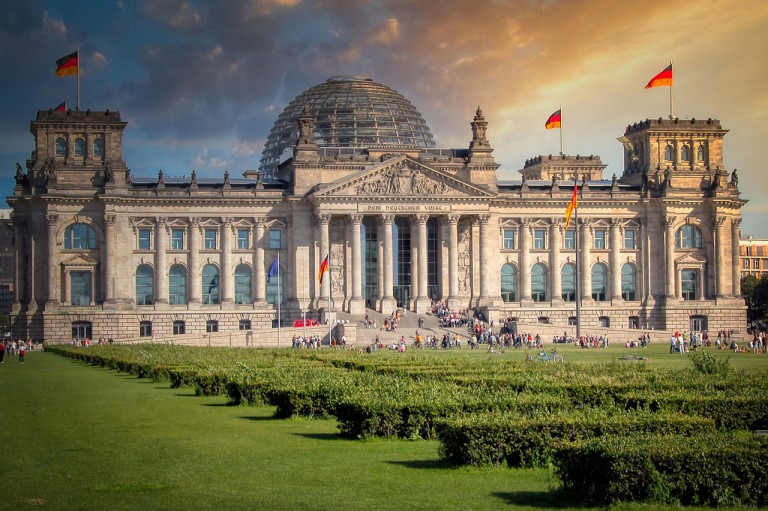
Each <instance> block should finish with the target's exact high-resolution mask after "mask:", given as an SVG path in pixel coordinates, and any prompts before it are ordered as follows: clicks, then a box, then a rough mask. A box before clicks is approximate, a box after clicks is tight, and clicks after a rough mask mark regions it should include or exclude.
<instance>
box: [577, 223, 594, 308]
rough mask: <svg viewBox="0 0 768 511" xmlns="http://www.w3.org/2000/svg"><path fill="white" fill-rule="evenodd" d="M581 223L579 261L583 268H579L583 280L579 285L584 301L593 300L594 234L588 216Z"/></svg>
mask: <svg viewBox="0 0 768 511" xmlns="http://www.w3.org/2000/svg"><path fill="white" fill-rule="evenodd" d="M580 223H581V232H580V233H579V245H580V248H581V250H580V252H581V253H580V254H579V255H580V256H581V257H580V258H579V262H580V263H581V268H579V272H580V275H579V276H580V277H581V282H579V287H580V288H581V289H580V291H581V301H582V303H583V302H591V301H592V261H591V259H592V236H591V233H590V230H591V227H590V225H591V221H590V220H589V219H588V218H586V219H583V220H580Z"/></svg>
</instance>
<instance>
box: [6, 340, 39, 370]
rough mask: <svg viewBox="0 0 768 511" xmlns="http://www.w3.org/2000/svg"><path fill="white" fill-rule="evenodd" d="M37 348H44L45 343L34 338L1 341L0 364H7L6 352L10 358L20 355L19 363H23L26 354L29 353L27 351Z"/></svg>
mask: <svg viewBox="0 0 768 511" xmlns="http://www.w3.org/2000/svg"><path fill="white" fill-rule="evenodd" d="M36 349H40V350H42V349H43V345H42V344H40V343H36V342H32V339H27V340H24V339H18V340H16V341H14V340H12V339H9V340H5V341H0V364H5V356H6V354H7V355H8V358H9V359H10V358H11V357H18V358H19V364H23V363H24V356H25V355H26V354H27V352H29V351H32V350H36Z"/></svg>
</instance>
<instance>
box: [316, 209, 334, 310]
mask: <svg viewBox="0 0 768 511" xmlns="http://www.w3.org/2000/svg"><path fill="white" fill-rule="evenodd" d="M316 218H317V223H318V224H319V225H320V257H319V259H318V261H317V264H318V265H320V264H322V262H323V259H325V258H326V256H328V254H329V253H330V251H331V243H330V225H331V215H327V214H317V215H316ZM328 261H329V262H330V258H329V259H328ZM317 269H318V273H319V272H320V266H318V267H317ZM330 271H331V270H330V268H329V269H328V271H327V272H326V274H325V275H323V281H322V282H321V283H320V296H319V297H318V300H317V302H318V308H330V307H331V304H330V303H328V293H329V291H330V289H331V287H330V286H331V279H330V276H329V275H328V273H330Z"/></svg>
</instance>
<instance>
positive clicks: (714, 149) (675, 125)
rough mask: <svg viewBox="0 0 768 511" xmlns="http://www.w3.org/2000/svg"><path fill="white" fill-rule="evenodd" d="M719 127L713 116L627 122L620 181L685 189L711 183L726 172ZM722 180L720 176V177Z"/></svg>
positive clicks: (720, 128) (623, 141)
mask: <svg viewBox="0 0 768 511" xmlns="http://www.w3.org/2000/svg"><path fill="white" fill-rule="evenodd" d="M726 133H728V130H725V129H723V127H722V126H721V125H720V121H719V120H717V119H707V120H696V119H690V120H682V119H662V118H659V119H655V120H650V119H646V120H645V121H643V122H639V123H636V124H633V125H631V126H627V129H626V131H625V132H624V136H622V137H619V138H618V140H619V142H621V143H622V144H623V145H624V174H623V175H622V177H621V182H622V183H625V184H631V185H645V186H647V185H648V184H649V181H650V182H653V181H654V180H655V181H657V184H658V185H663V184H664V183H667V182H668V183H670V184H672V183H674V184H672V186H674V187H677V188H686V189H699V188H702V189H703V188H706V187H709V186H712V185H714V183H716V182H717V181H718V180H720V179H721V178H722V177H723V176H724V175H725V174H726V173H727V172H726V170H725V166H724V163H723V136H725V134H726ZM723 181H724V180H723Z"/></svg>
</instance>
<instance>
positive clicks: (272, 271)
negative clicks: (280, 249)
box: [267, 257, 280, 284]
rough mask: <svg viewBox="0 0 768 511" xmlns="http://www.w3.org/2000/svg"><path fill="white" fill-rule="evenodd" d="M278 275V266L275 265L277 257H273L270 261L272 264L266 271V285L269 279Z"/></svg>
mask: <svg viewBox="0 0 768 511" xmlns="http://www.w3.org/2000/svg"><path fill="white" fill-rule="evenodd" d="M279 273H280V265H279V264H277V257H275V258H274V259H273V260H272V264H271V265H270V266H269V269H268V270H267V284H269V279H271V278H272V277H274V276H275V275H278V274H279Z"/></svg>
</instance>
